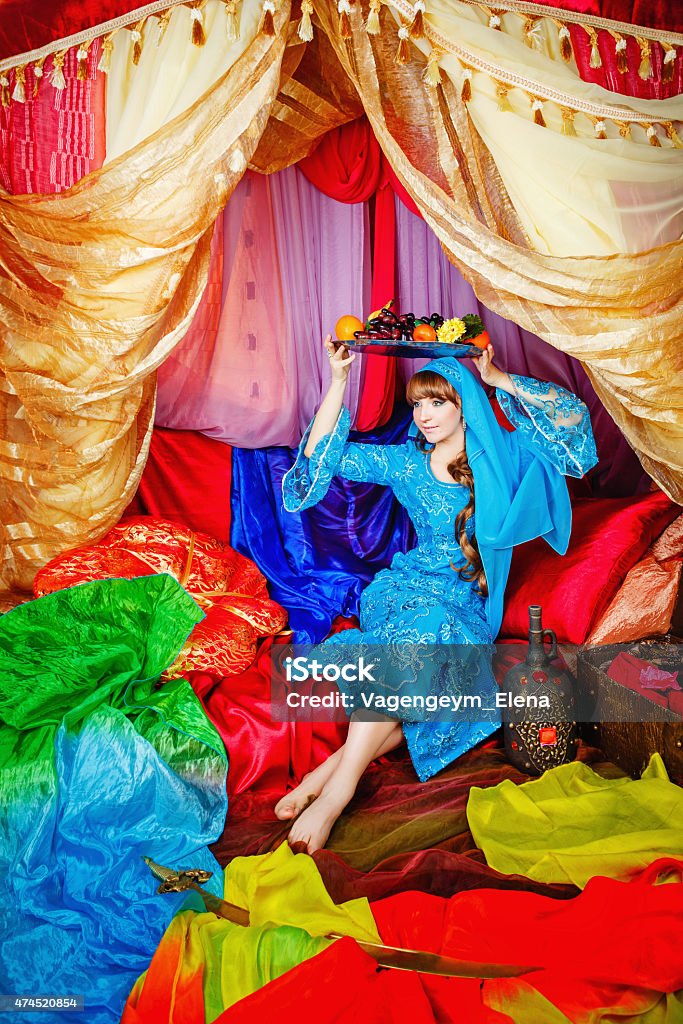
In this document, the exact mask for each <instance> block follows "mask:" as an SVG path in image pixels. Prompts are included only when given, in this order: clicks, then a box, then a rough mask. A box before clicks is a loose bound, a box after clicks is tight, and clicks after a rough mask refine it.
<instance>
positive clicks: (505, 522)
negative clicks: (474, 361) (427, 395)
mask: <svg viewBox="0 0 683 1024" xmlns="http://www.w3.org/2000/svg"><path fill="white" fill-rule="evenodd" d="M426 370H431V371H432V372H434V373H438V374H440V376H442V377H444V378H445V379H446V380H447V381H448V383H449V384H452V385H453V387H454V388H455V390H456V391H457V392H458V394H459V395H460V398H461V401H462V412H463V416H464V419H465V421H466V423H467V429H466V431H465V450H466V452H467V459H468V462H469V464H470V467H471V469H472V475H473V477H474V511H475V534H476V538H477V544H478V545H479V553H480V555H481V560H482V563H483V566H484V572H485V573H486V582H487V584H488V591H489V593H488V597H487V599H486V616H487V619H488V623H489V626H490V627H491V632H492V635H493V636H494V637H496V636H497V634H498V631H499V629H500V626H501V622H502V621H503V598H504V595H505V585H506V583H507V578H508V574H509V572H510V562H511V559H512V549H513V547H514V546H515V544H523V543H524V542H525V541H528V540H533V539H534V537H543V538H544V539H545V540H546V541H547V542H548V544H550V546H551V547H552V548H554V549H555V551H557V552H558V553H559V554H561V555H563V554H564V553H565V551H566V550H567V545H568V543H569V534H570V530H571V521H572V520H571V505H570V502H569V492H568V491H567V484H566V481H565V479H564V477H563V476H562V474H561V473H560V472H559V470H557V469H556V468H555V467H554V466H553V465H552V464H551V463H550V461H549V460H548V459H547V458H545V456H544V455H543V454H542V453H540V452H536V451H533V450H531V449H530V448H528V447H527V448H523V447H522V445H520V442H519V438H518V436H517V433H516V432H513V433H510V432H508V431H507V430H505V429H504V428H503V427H501V426H500V424H499V423H498V421H497V420H496V417H495V414H494V412H493V409H492V408H491V404H490V402H489V400H488V397H487V394H486V392H485V391H484V388H483V387H482V386H481V384H480V383H479V382H478V380H476V378H475V377H474V376H473V375H472V374H471V373H470V372H469V370H467V369H465V367H464V366H463V364H462V363H461V362H459V361H458V360H457V359H434V360H432V362H430V363H427V365H426V366H423V367H422V370H421V371H420V372H424V371H426ZM417 432H418V431H417V426H416V425H415V423H413V424H412V426H411V428H410V436H411V437H415V435H416V434H417Z"/></svg>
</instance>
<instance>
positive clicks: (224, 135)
mask: <svg viewBox="0 0 683 1024" xmlns="http://www.w3.org/2000/svg"><path fill="white" fill-rule="evenodd" d="M288 24H289V5H288V3H287V2H286V0H285V2H283V3H281V4H280V6H279V8H278V11H277V14H276V18H275V29H276V34H275V35H274V36H268V35H265V34H263V33H257V34H256V35H255V36H254V38H253V40H252V41H251V42H250V44H249V45H248V46H247V47H246V49H245V50H244V52H243V53H242V55H241V56H240V57H239V58H238V59H237V61H236V63H235V64H234V65H233V66H232V67H231V68H230V69H229V71H228V72H227V73H226V74H224V75H223V76H222V77H221V78H220V79H219V80H218V81H217V82H216V83H215V84H214V85H213V87H212V88H211V89H210V90H209V91H208V92H206V93H205V94H204V96H203V97H202V98H201V99H200V100H198V101H197V102H196V103H194V104H193V106H191V107H190V108H189V109H188V110H186V111H185V112H184V113H183V114H181V115H179V116H178V117H176V118H175V119H174V120H172V121H170V122H169V123H168V124H166V125H165V126H164V127H162V128H161V129H159V130H158V131H157V132H156V133H155V134H154V135H152V136H151V137H150V138H148V139H147V140H146V141H145V142H142V143H140V144H138V145H137V146H135V147H134V148H133V149H131V150H130V151H129V152H127V153H125V154H123V155H122V156H120V157H118V158H117V159H116V160H114V161H113V162H112V163H110V164H109V165H108V166H106V167H104V168H103V169H102V170H100V171H98V172H97V173H95V174H93V175H90V176H89V177H87V178H84V179H83V180H82V181H81V182H79V183H78V184H77V185H76V186H74V187H73V188H71V189H69V190H68V191H66V192H63V193H61V194H60V195H54V196H39V195H38V196H33V195H32V196H10V195H6V194H1V195H0V319H1V321H2V323H3V334H2V342H1V348H0V369H1V371H2V375H1V377H0V421H1V423H2V428H1V429H2V442H1V445H0V487H1V488H2V518H1V521H0V546H1V548H2V552H3V559H2V576H1V577H0V589H12V588H14V589H25V590H28V589H29V588H30V586H31V583H32V580H33V576H34V574H35V571H36V569H37V568H38V567H39V566H41V565H42V564H44V563H45V562H46V561H47V560H48V559H50V558H52V557H53V556H54V555H55V554H56V553H57V552H59V551H60V550H64V549H66V548H70V547H74V546H76V545H79V544H83V543H87V542H88V541H90V540H92V539H94V538H96V537H99V536H101V535H102V534H103V533H104V532H105V531H106V530H107V529H109V528H110V527H111V526H112V525H113V524H114V523H116V522H117V520H118V519H119V517H120V515H121V513H122V511H123V510H124V509H125V507H126V505H127V503H128V502H129V500H130V499H131V497H132V496H133V494H134V493H135V490H136V488H137V485H138V482H139V479H140V475H141V473H142V469H143V466H144V462H145V459H146V456H147V450H148V446H149V440H150V434H151V428H152V423H153V418H154V416H153V413H154V392H155V374H154V371H155V370H156V368H157V367H158V366H159V364H160V363H161V362H162V361H163V360H164V359H165V358H166V357H167V355H168V354H169V352H170V351H171V350H172V349H173V347H174V346H175V345H176V344H177V343H178V341H179V340H180V339H181V338H182V336H183V334H184V333H185V331H186V330H187V327H188V325H189V323H190V321H191V319H192V316H193V314H194V311H195V309H196V307H197V305H198V303H199V299H200V297H201V293H202V290H203V288H204V285H205V282H206V276H207V267H208V257H209V242H210V234H211V228H212V225H213V221H214V219H215V217H216V216H217V214H218V212H219V210H221V209H222V208H223V206H224V205H225V203H226V202H227V200H228V198H229V196H230V194H231V192H232V190H233V189H234V187H235V185H236V184H237V182H238V180H239V179H240V177H241V176H242V174H243V173H244V170H245V168H246V166H247V164H248V162H249V160H250V159H251V157H252V154H253V153H254V151H255V149H256V146H257V144H258V141H259V139H260V137H261V135H262V133H263V129H264V127H265V125H266V123H267V120H268V115H269V109H270V105H271V103H272V101H273V99H274V97H275V95H276V93H277V91H278V88H279V84H280V64H281V60H282V54H283V51H284V46H285V40H286V34H287V26H288ZM227 500H229V499H228V495H226V501H227Z"/></svg>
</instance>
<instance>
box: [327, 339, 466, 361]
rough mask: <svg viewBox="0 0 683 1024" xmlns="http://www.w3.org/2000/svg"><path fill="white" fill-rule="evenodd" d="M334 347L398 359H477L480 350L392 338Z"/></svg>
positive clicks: (434, 342) (458, 344) (339, 342)
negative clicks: (343, 347)
mask: <svg viewBox="0 0 683 1024" xmlns="http://www.w3.org/2000/svg"><path fill="white" fill-rule="evenodd" d="M335 345H337V346H338V345H345V346H346V348H348V349H350V351H351V352H362V353H363V354H364V355H368V356H393V357H394V358H400V359H443V358H444V357H448V356H450V358H451V359H470V358H472V357H474V358H475V359H477V358H478V357H479V356H480V355H481V353H482V350H481V349H480V348H477V346H476V345H471V344H470V342H468V341H466V342H463V343H462V344H461V343H460V342H456V344H455V345H447V344H444V343H443V342H441V341H404V340H402V339H401V340H400V341H399V340H394V339H393V338H377V339H375V338H369V339H367V340H363V339H362V338H356V339H355V341H335Z"/></svg>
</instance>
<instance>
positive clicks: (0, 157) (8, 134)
mask: <svg viewBox="0 0 683 1024" xmlns="http://www.w3.org/2000/svg"><path fill="white" fill-rule="evenodd" d="M100 52H101V48H100V42H99V40H96V41H95V42H94V43H93V44H92V46H91V47H90V51H89V54H88V62H87V72H88V73H87V78H86V79H85V80H84V81H78V79H77V77H76V76H77V62H76V51H75V50H69V52H68V53H67V55H66V60H65V61H64V69H63V70H64V77H65V79H66V88H65V89H55V88H54V87H53V86H52V85H51V83H50V81H49V76H50V72H51V70H52V58H49V59H48V60H47V61H46V62H45V65H44V68H43V77H42V78H41V79H40V82H39V87H38V90H37V93H36V96H35V97H34V96H33V88H34V84H35V82H36V79H35V75H34V71H33V69H32V68H27V70H26V82H25V91H26V102H25V103H20V102H18V101H17V100H14V99H13V100H10V104H9V106H8V107H0V185H2V187H3V188H4V189H5V191H7V192H11V193H12V194H14V195H25V194H28V193H42V194H45V193H53V192H61V191H62V190H63V189H65V188H69V187H70V186H71V185H73V184H75V182H77V181H79V180H80V179H81V178H83V177H84V176H85V175H86V174H89V173H90V171H95V170H97V169H98V168H99V167H101V166H102V163H103V161H104V156H105V114H104V110H105V107H104V103H105V100H104V81H105V77H106V76H105V75H104V74H103V73H102V72H101V71H98V70H97V64H98V62H99V59H100ZM8 78H9V83H10V84H9V89H10V93H12V92H14V87H15V84H16V73H15V72H14V71H11V72H8Z"/></svg>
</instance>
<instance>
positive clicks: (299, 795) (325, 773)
mask: <svg viewBox="0 0 683 1024" xmlns="http://www.w3.org/2000/svg"><path fill="white" fill-rule="evenodd" d="M340 759H341V749H340V750H336V751H335V752H334V754H330V756H329V757H328V758H327V759H326V760H325V761H323V763H322V764H319V765H318V767H317V768H314V769H313V771H312V772H309V773H308V775H304V777H303V779H302V780H301V782H300V783H299V785H298V786H297V787H296V788H295V789H292V790H290V792H289V793H286V794H285V795H284V796H283V797H282V800H279V801H278V802H277V803H276V804H275V817H276V818H280V819H281V820H282V821H287V820H289V819H290V818H296V816H297V814H301V812H302V811H303V810H304V808H306V807H308V805H309V804H310V803H311V802H312V801H313V800H315V798H316V797H317V796H319V795H320V793H321V792H322V790H323V786H324V785H325V783H326V782H327V781H328V779H330V778H331V777H332V774H333V772H334V770H335V768H336V767H337V765H338V764H339V761H340Z"/></svg>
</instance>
